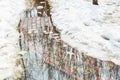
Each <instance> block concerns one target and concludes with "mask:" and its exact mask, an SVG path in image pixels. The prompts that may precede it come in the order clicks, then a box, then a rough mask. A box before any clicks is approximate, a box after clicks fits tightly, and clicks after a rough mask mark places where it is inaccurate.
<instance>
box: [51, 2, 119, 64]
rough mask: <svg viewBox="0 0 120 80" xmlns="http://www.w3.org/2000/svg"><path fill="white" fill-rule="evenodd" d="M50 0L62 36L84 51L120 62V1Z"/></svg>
mask: <svg viewBox="0 0 120 80" xmlns="http://www.w3.org/2000/svg"><path fill="white" fill-rule="evenodd" d="M98 1H99V5H98V6H96V5H92V2H91V1H90V0H50V4H51V6H52V10H51V13H52V19H53V23H54V24H55V26H56V27H57V28H58V30H60V32H61V36H62V39H63V40H64V41H65V42H68V43H69V44H70V45H72V46H73V47H75V48H77V49H78V50H79V51H80V52H85V53H86V54H87V55H90V56H93V57H96V58H99V59H102V60H105V61H108V60H110V61H113V62H115V63H116V64H119V65H120V0H98Z"/></svg>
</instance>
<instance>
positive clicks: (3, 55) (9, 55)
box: [0, 0, 26, 80]
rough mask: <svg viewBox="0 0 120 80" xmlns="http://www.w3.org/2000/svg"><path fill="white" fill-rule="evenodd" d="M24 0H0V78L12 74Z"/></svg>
mask: <svg viewBox="0 0 120 80" xmlns="http://www.w3.org/2000/svg"><path fill="white" fill-rule="evenodd" d="M25 8H26V7H25V2H24V0H0V80H3V79H4V78H7V77H10V76H12V75H13V72H14V68H15V56H16V54H17V53H18V51H19V46H18V39H19V34H18V32H17V26H18V22H19V19H20V13H22V11H23V10H24V9H25Z"/></svg>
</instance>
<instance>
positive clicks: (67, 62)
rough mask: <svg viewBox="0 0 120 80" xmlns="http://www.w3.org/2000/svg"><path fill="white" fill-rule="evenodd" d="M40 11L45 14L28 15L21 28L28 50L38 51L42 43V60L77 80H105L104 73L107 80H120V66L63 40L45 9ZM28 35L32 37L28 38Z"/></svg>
mask: <svg viewBox="0 0 120 80" xmlns="http://www.w3.org/2000/svg"><path fill="white" fill-rule="evenodd" d="M38 12H41V13H42V14H41V15H40V16H39V17H34V18H31V17H29V18H28V17H26V18H25V22H26V23H24V24H23V27H22V31H21V32H22V33H23V35H24V37H23V38H22V39H21V42H25V43H24V46H26V47H25V48H27V49H28V51H33V53H36V54H39V49H38V48H39V46H42V50H43V51H42V52H43V53H42V60H43V62H45V63H46V64H48V65H50V66H52V67H54V68H56V69H58V70H60V71H61V72H63V73H66V74H67V75H68V76H70V77H72V78H74V79H76V80H103V76H104V78H105V80H119V75H120V66H118V65H115V64H114V63H112V62H108V61H106V62H105V61H102V60H99V59H96V58H93V57H90V56H87V55H85V53H80V52H79V51H78V50H77V49H75V48H73V47H72V46H70V45H69V44H67V43H65V42H64V41H63V40H61V37H60V34H59V33H57V31H56V29H55V28H54V27H53V24H52V22H51V18H50V16H48V14H46V8H44V9H43V10H41V11H38ZM33 24H34V25H33ZM31 30H32V31H31ZM29 31H30V32H32V34H29ZM29 35H32V36H31V37H30V38H29ZM30 44H31V46H29V45H30ZM38 44H39V45H38ZM30 47H32V48H30ZM22 49H23V48H22ZM37 50H38V51H37Z"/></svg>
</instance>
